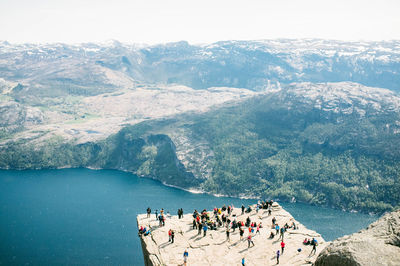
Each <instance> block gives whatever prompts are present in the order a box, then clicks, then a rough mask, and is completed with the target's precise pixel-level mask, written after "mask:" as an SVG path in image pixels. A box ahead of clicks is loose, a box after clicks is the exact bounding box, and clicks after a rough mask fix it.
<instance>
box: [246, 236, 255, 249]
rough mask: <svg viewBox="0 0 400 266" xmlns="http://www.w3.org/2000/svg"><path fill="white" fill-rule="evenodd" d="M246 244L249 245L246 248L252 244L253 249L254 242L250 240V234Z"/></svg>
mask: <svg viewBox="0 0 400 266" xmlns="http://www.w3.org/2000/svg"><path fill="white" fill-rule="evenodd" d="M247 243H248V244H249V246H248V248H249V247H250V244H253V247H254V242H253V240H252V239H251V234H249V236H248V237H247Z"/></svg>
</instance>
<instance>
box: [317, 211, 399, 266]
mask: <svg viewBox="0 0 400 266" xmlns="http://www.w3.org/2000/svg"><path fill="white" fill-rule="evenodd" d="M315 265H316V266H331V265H332V266H333V265H343V266H353V265H354V266H356V265H357V266H361V265H366V266H367V265H388V266H389V265H390V266H395V265H400V210H397V211H395V212H392V213H388V214H386V215H384V216H383V217H381V218H380V219H379V220H377V221H376V222H374V223H372V224H371V225H369V226H368V227H367V228H366V229H364V230H361V231H360V232H358V233H355V234H352V235H350V236H344V237H341V238H339V239H337V240H334V241H333V242H332V243H331V244H330V245H329V246H327V247H326V248H325V249H324V250H323V251H322V252H321V253H320V254H319V256H318V258H317V260H316V261H315Z"/></svg>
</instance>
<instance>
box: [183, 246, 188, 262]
mask: <svg viewBox="0 0 400 266" xmlns="http://www.w3.org/2000/svg"><path fill="white" fill-rule="evenodd" d="M188 257H189V252H188V251H187V249H185V252H183V265H185V266H186V265H187V258H188Z"/></svg>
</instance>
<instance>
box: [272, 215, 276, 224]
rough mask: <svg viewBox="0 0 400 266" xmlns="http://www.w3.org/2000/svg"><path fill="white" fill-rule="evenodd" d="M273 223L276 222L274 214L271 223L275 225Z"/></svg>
mask: <svg viewBox="0 0 400 266" xmlns="http://www.w3.org/2000/svg"><path fill="white" fill-rule="evenodd" d="M275 223H276V218H275V216H274V217H273V218H272V225H275Z"/></svg>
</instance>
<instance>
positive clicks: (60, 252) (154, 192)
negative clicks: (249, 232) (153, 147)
mask: <svg viewBox="0 0 400 266" xmlns="http://www.w3.org/2000/svg"><path fill="white" fill-rule="evenodd" d="M255 202H256V201H255V200H242V199H237V198H225V197H214V196H211V195H207V194H193V193H189V192H186V191H183V190H179V189H176V188H171V187H167V186H164V185H162V184H161V183H159V182H157V181H154V180H150V179H144V178H138V177H136V176H134V175H132V174H129V173H124V172H120V171H114V170H98V171H94V170H88V169H63V170H29V171H5V170H0V241H1V243H0V265H26V264H29V265H57V264H63V265H65V264H80V265H143V255H142V249H141V246H140V241H139V238H138V236H137V227H136V226H137V225H136V215H137V214H139V213H144V212H145V210H146V208H147V207H148V206H150V207H151V208H152V210H153V211H154V210H156V209H158V210H160V208H164V210H166V211H170V212H171V214H172V215H175V214H176V210H177V209H178V208H183V209H184V211H185V213H189V212H192V211H193V210H194V209H195V208H196V209H198V210H202V209H204V208H207V209H211V208H213V207H214V206H222V205H223V204H234V205H235V206H241V205H242V204H245V205H246V204H251V203H255ZM281 204H282V205H283V207H284V208H285V209H286V210H288V211H289V212H290V213H291V214H292V215H293V216H294V217H295V219H297V220H298V221H300V222H301V223H303V224H304V225H305V226H307V227H308V228H310V229H313V230H316V231H317V232H319V233H321V234H322V236H323V237H324V238H325V239H326V240H333V239H335V238H337V237H340V236H342V235H344V234H350V233H353V232H356V231H358V230H359V229H361V228H363V227H365V226H366V225H368V224H369V223H371V222H372V221H374V220H376V219H377V218H378V217H376V216H370V215H366V214H360V213H349V212H342V211H338V210H333V209H329V208H322V207H316V206H310V205H307V204H301V203H281ZM152 215H153V216H154V214H152ZM167 226H168V221H167Z"/></svg>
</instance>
